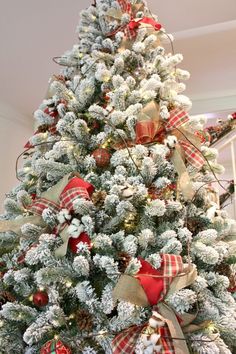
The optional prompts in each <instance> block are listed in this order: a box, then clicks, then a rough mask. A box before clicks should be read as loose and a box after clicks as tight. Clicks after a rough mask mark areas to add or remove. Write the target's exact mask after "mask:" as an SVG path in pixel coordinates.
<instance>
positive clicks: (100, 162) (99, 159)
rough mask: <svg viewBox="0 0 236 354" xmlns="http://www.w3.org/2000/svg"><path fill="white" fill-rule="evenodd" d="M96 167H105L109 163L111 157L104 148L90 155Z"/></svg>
mask: <svg viewBox="0 0 236 354" xmlns="http://www.w3.org/2000/svg"><path fill="white" fill-rule="evenodd" d="M92 156H93V158H94V159H95V161H96V165H97V166H98V167H107V166H108V165H109V163H110V158H111V155H110V153H109V151H108V150H107V149H105V148H98V149H96V150H94V152H93V153H92Z"/></svg>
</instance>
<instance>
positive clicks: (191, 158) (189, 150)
mask: <svg viewBox="0 0 236 354" xmlns="http://www.w3.org/2000/svg"><path fill="white" fill-rule="evenodd" d="M180 145H181V146H182V148H183V150H184V152H185V158H186V160H187V161H188V163H190V165H192V166H194V167H195V168H197V169H200V168H201V167H202V166H203V165H204V163H205V160H204V158H203V156H202V154H201V153H200V152H199V150H198V149H196V148H195V146H193V145H192V144H191V143H189V142H188V141H184V140H181V141H180Z"/></svg>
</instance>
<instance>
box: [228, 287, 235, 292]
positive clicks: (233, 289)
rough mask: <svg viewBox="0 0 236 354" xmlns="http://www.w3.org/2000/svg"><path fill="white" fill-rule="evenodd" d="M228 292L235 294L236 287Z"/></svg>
mask: <svg viewBox="0 0 236 354" xmlns="http://www.w3.org/2000/svg"><path fill="white" fill-rule="evenodd" d="M228 291H229V292H230V293H235V292H236V286H235V287H234V288H229V289H228Z"/></svg>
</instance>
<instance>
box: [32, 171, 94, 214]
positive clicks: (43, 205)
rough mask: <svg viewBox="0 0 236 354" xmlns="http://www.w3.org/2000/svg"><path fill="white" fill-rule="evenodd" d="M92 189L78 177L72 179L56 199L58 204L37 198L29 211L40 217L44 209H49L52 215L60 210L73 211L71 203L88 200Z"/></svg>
mask: <svg viewBox="0 0 236 354" xmlns="http://www.w3.org/2000/svg"><path fill="white" fill-rule="evenodd" d="M93 191H94V187H93V186H92V185H91V184H90V183H88V182H85V181H83V180H82V179H80V178H78V177H73V178H72V179H71V180H70V181H69V183H68V184H67V186H66V187H65V188H64V190H63V191H62V193H61V194H60V196H59V197H58V203H54V202H52V201H50V200H48V199H45V198H37V199H36V200H35V201H34V202H33V204H32V205H31V207H30V210H31V211H32V212H33V213H34V214H37V215H42V212H43V211H44V209H47V208H49V209H51V210H52V212H53V213H55V214H56V213H58V212H59V211H60V210H61V209H63V208H65V209H68V210H69V211H70V212H71V211H72V210H73V202H74V200H75V199H77V198H85V199H90V194H91V193H92V192H93Z"/></svg>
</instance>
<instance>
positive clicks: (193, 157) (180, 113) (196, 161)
mask: <svg viewBox="0 0 236 354" xmlns="http://www.w3.org/2000/svg"><path fill="white" fill-rule="evenodd" d="M188 121H189V116H188V114H187V113H186V112H185V111H184V110H182V109H179V108H176V109H174V110H172V111H171V112H170V118H169V120H168V122H167V124H166V126H165V128H166V130H172V129H178V128H180V127H181V126H182V125H183V124H185V123H187V122H188ZM179 144H180V145H181V147H182V148H183V151H184V154H185V158H186V160H187V161H188V163H189V164H190V165H192V166H194V167H195V168H197V169H200V168H201V167H202V166H203V165H204V163H205V160H204V158H203V156H202V154H201V152H200V151H199V150H198V149H197V148H196V147H195V146H194V145H193V144H192V143H191V142H190V141H186V140H182V139H180V140H179Z"/></svg>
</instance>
